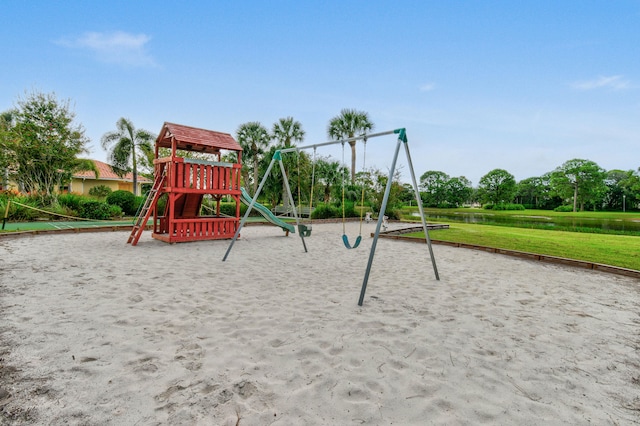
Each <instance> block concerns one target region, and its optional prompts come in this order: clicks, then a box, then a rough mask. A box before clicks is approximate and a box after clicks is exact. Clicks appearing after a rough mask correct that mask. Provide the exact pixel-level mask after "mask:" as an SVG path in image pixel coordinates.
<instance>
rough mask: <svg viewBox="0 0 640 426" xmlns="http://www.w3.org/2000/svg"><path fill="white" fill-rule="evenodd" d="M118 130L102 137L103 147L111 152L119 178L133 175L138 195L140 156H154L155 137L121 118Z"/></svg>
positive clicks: (110, 156) (134, 189) (134, 190)
mask: <svg viewBox="0 0 640 426" xmlns="http://www.w3.org/2000/svg"><path fill="white" fill-rule="evenodd" d="M116 128H117V130H116V131H114V132H108V133H105V134H104V135H103V136H102V141H101V142H102V147H103V148H104V149H106V150H107V151H108V150H111V153H110V154H109V162H110V163H111V168H112V169H113V171H114V172H116V174H118V175H119V176H124V175H125V174H127V173H128V172H132V173H133V195H138V172H139V170H138V168H139V166H140V164H139V160H138V156H139V155H141V156H142V157H143V158H149V157H150V156H152V155H153V141H154V140H155V138H156V137H155V135H154V134H153V133H151V132H149V131H147V130H144V129H136V128H135V126H134V125H133V123H132V122H131V120H128V119H126V118H120V120H118V122H117V123H116Z"/></svg>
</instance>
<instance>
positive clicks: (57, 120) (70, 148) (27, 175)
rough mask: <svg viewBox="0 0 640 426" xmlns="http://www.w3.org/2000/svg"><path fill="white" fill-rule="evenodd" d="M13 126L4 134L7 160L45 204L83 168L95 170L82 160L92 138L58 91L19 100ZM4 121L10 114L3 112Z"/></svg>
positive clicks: (21, 181)
mask: <svg viewBox="0 0 640 426" xmlns="http://www.w3.org/2000/svg"><path fill="white" fill-rule="evenodd" d="M11 114H12V116H13V120H14V121H13V125H12V126H7V125H6V122H5V130H4V132H3V137H2V145H3V146H2V151H4V153H3V159H4V161H6V162H10V165H9V167H10V169H11V172H12V173H11V174H12V175H13V178H14V179H15V180H16V182H18V184H19V185H21V187H22V188H23V189H24V190H25V191H27V192H31V193H34V194H38V195H39V196H40V198H41V202H42V203H43V204H54V203H55V202H56V197H57V192H58V191H57V190H58V188H59V187H60V186H63V185H65V184H67V183H68V182H70V181H71V176H72V175H73V173H74V172H76V171H79V170H92V171H94V172H95V173H96V176H97V175H98V171H97V169H96V167H95V164H94V163H93V162H92V161H90V160H82V159H78V158H77V156H78V155H79V154H81V153H87V152H88V151H87V148H86V145H87V143H88V141H89V139H88V138H87V137H86V136H85V134H84V129H83V128H82V126H81V125H77V124H74V123H73V120H74V118H75V114H74V113H73V112H72V111H70V109H69V101H68V100H67V101H63V102H59V101H58V100H57V99H56V96H55V94H53V93H51V94H43V93H35V92H34V93H32V94H30V95H28V96H27V98H26V99H21V100H19V101H18V108H17V109H16V110H15V111H12V112H11ZM3 117H4V118H3V120H6V119H7V118H8V117H9V114H8V113H6V114H3Z"/></svg>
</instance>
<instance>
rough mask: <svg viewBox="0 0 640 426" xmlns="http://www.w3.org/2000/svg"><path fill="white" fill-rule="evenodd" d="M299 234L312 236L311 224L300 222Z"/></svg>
mask: <svg viewBox="0 0 640 426" xmlns="http://www.w3.org/2000/svg"><path fill="white" fill-rule="evenodd" d="M298 234H300V236H301V237H310V236H311V225H308V226H307V225H303V224H299V225H298Z"/></svg>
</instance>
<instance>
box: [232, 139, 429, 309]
mask: <svg viewBox="0 0 640 426" xmlns="http://www.w3.org/2000/svg"><path fill="white" fill-rule="evenodd" d="M392 134H397V135H398V136H397V143H396V147H395V151H394V154H393V160H392V162H391V168H390V169H389V178H388V179H387V185H386V187H385V190H384V196H383V198H382V205H381V206H380V211H381V212H384V211H385V210H386V208H387V203H388V201H389V193H390V191H391V185H392V183H393V175H394V173H395V170H396V163H397V161H398V154H399V152H400V147H401V146H404V150H405V153H406V156H407V163H408V166H409V171H410V172H411V181H412V184H413V190H414V193H415V196H416V202H417V205H418V210H419V211H420V220H421V221H422V229H423V231H424V235H425V240H426V243H427V246H428V248H429V256H430V257H431V264H432V265H433V272H434V274H435V278H436V280H440V276H439V274H438V267H437V266H436V259H435V257H434V255H433V248H432V246H431V238H429V230H428V228H427V222H426V220H425V216H424V209H423V208H422V200H421V198H420V192H419V190H418V182H417V180H416V175H415V171H414V169H413V163H412V161H411V154H410V152H409V143H408V140H407V132H406V129H405V128H400V129H395V130H389V131H386V132H379V133H371V134H365V135H361V136H354V137H352V138H347V139H340V140H335V141H329V142H323V143H319V144H313V145H305V146H300V147H293V148H285V149H281V150H278V151H276V152H275V154H274V155H273V158H272V160H271V162H270V163H269V167H267V171H266V172H265V174H264V176H263V178H262V180H261V181H260V185H259V186H258V189H257V190H256V193H255V194H254V196H253V198H252V199H251V203H250V204H249V207H248V208H247V211H246V213H245V214H244V216H243V217H242V220H241V221H240V225H239V226H238V229H237V230H236V233H235V235H234V236H233V239H232V240H231V243H230V244H229V247H228V248H227V251H226V253H225V255H224V257H223V258H222V261H223V262H224V261H226V260H227V257H228V256H229V253H230V252H231V249H232V248H233V245H234V244H235V242H236V240H237V239H238V237H239V236H240V231H241V230H242V227H243V226H244V223H245V222H246V220H247V218H248V217H249V214H250V213H251V210H252V209H253V207H254V205H255V204H256V201H257V199H258V197H259V196H260V192H261V191H262V188H263V187H264V184H265V182H266V180H267V178H268V177H269V174H270V173H271V170H272V169H273V166H274V164H275V163H276V161H277V162H278V163H279V164H280V170H281V172H282V176H283V180H284V182H285V188H286V190H287V196H288V197H289V202H290V204H291V205H292V206H293V215H294V217H295V220H296V228H297V229H298V235H299V236H300V239H301V240H302V246H303V247H304V251H305V253H307V244H306V242H305V240H304V238H305V236H307V237H308V236H309V235H310V232H309V231H310V230H309V229H307V228H306V226H305V225H303V224H302V223H301V222H300V216H299V215H298V211H297V209H296V206H295V202H294V200H293V195H292V194H291V188H290V187H289V181H288V179H287V173H286V170H285V167H284V164H283V162H282V155H283V154H287V153H290V152H296V151H301V150H304V149H311V148H313V149H316V148H318V147H321V146H328V145H335V144H339V143H341V144H344V143H345V142H351V141H358V140H363V139H366V140H369V139H371V138H376V137H380V136H386V135H392ZM383 220H384V214H380V215H378V221H377V224H376V231H375V234H374V236H373V243H372V244H371V250H370V252H369V260H368V262H367V269H366V271H365V274H364V279H363V281H362V288H361V290H360V298H359V299H358V305H359V306H362V304H363V302H364V296H365V293H366V291H367V283H368V281H369V273H370V272H371V266H372V264H373V258H374V256H375V252H376V246H377V244H378V237H379V236H380V229H381V228H382V223H383Z"/></svg>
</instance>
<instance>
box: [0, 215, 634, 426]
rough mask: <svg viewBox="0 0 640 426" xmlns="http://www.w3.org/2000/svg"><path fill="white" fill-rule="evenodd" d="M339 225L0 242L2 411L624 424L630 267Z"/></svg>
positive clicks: (277, 421)
mask: <svg viewBox="0 0 640 426" xmlns="http://www.w3.org/2000/svg"><path fill="white" fill-rule="evenodd" d="M348 226H349V227H350V229H349V232H350V233H351V234H356V233H357V232H358V231H357V225H355V224H350V225H348ZM394 226H397V225H394ZM372 230H373V225H367V228H366V229H365V232H366V234H365V235H368V233H369V232H371V231H372ZM341 233H342V228H341V225H339V224H338V225H336V224H333V225H332V224H323V225H314V230H313V234H312V236H311V237H310V238H308V239H307V246H308V249H309V251H308V253H305V252H304V251H303V249H302V244H301V242H300V239H299V238H298V237H296V236H289V237H285V236H284V234H283V233H282V232H281V231H280V230H279V229H278V228H274V227H268V226H251V227H245V228H244V229H243V232H242V238H241V239H240V240H238V242H237V243H236V244H235V245H234V247H233V250H232V251H231V252H230V254H229V258H228V259H227V261H225V262H222V257H223V255H224V253H225V251H226V250H227V247H228V246H229V241H206V242H197V243H187V244H175V245H169V244H165V243H162V242H159V241H156V240H153V239H152V238H151V236H150V233H148V232H146V233H145V234H143V236H142V238H141V240H140V243H139V244H138V246H136V247H131V246H129V245H127V244H125V241H126V239H127V236H128V233H125V232H112V233H86V234H67V235H45V236H35V237H25V238H19V239H4V240H0V253H1V256H0V309H1V313H0V423H2V424H54V425H62V424H65V425H66V424H72V425H73V424H90V425H94V424H95V425H98V424H100V425H156V424H185V425H191V424H194V425H351V424H368V425H414V424H415V425H423V424H446V425H476V424H518V425H539V424H545V425H548V424H572V425H573V424H576V425H577V424H598V425H604V424H611V425H614V424H615V425H627V424H640V282H639V280H637V279H634V278H629V277H622V276H615V275H608V274H604V273H599V272H593V271H585V270H579V269H573V268H570V267H566V266H560V265H551V264H541V263H535V262H531V261H527V260H522V259H517V258H511V257H506V256H500V255H495V254H490V253H485V252H480V251H473V250H465V249H459V248H452V247H446V246H434V252H435V257H436V261H437V265H438V269H439V273H440V278H441V279H440V281H436V280H435V278H434V273H433V269H432V265H431V262H430V260H429V255H428V250H427V247H426V246H425V245H423V244H415V243H408V242H402V241H391V240H383V239H381V240H379V242H378V246H377V252H376V256H375V259H374V262H373V268H372V270H371V276H370V279H369V285H368V290H367V294H366V297H365V301H364V306H362V307H360V306H358V305H357V300H358V296H359V293H360V287H361V285H362V280H363V276H364V271H365V268H366V263H367V259H368V256H369V249H370V247H371V243H372V239H371V238H368V237H366V238H364V241H363V243H362V244H361V246H360V247H359V248H358V249H355V250H346V249H345V248H344V247H343V246H342V243H341V241H340V236H341Z"/></svg>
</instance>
